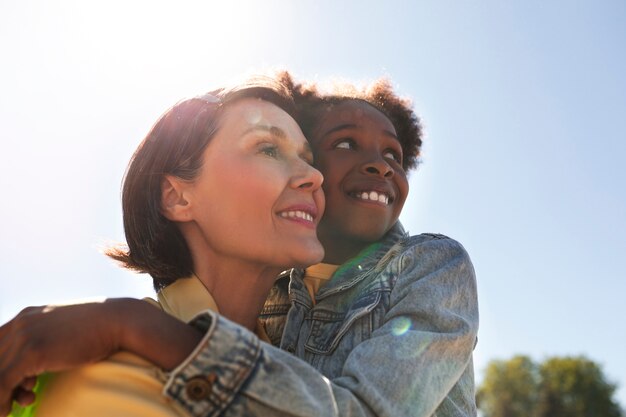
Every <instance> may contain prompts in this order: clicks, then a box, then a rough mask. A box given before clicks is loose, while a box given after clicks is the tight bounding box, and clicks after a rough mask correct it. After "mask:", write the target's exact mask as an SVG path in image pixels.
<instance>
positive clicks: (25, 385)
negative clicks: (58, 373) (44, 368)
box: [20, 376, 37, 391]
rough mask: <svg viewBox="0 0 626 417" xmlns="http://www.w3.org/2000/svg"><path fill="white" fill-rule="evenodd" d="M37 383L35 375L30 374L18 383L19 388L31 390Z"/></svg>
mask: <svg viewBox="0 0 626 417" xmlns="http://www.w3.org/2000/svg"><path fill="white" fill-rule="evenodd" d="M36 383H37V377H36V376H31V377H28V378H24V380H23V381H22V383H21V384H20V388H21V389H23V390H26V391H32V390H33V388H35V384H36Z"/></svg>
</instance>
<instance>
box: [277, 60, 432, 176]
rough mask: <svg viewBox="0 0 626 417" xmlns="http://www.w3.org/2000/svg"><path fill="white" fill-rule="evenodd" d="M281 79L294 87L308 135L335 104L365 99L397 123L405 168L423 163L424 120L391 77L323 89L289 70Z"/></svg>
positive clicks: (304, 127) (299, 114) (295, 97)
mask: <svg viewBox="0 0 626 417" xmlns="http://www.w3.org/2000/svg"><path fill="white" fill-rule="evenodd" d="M277 79H278V80H279V81H280V83H282V84H284V85H286V86H287V87H288V88H289V90H290V91H291V94H292V95H293V99H294V101H295V103H296V107H297V109H298V113H297V116H296V120H297V121H298V123H299V124H300V128H301V129H302V132H303V133H304V135H305V136H306V137H308V138H310V137H311V135H312V133H313V132H314V130H315V127H316V126H317V124H318V123H319V122H320V120H321V118H322V117H323V115H324V114H325V112H328V111H330V110H331V109H332V108H333V107H334V106H335V105H337V104H339V103H342V102H344V101H347V100H362V101H365V102H367V103H368V104H370V105H371V106H373V107H374V108H376V109H378V110H379V111H380V112H382V113H383V114H384V115H385V116H387V118H388V119H389V120H390V121H391V123H392V124H393V126H394V128H395V129H396V133H397V134H398V140H399V141H400V145H401V146H402V154H403V157H402V166H403V168H404V169H405V170H406V171H409V170H411V169H413V168H416V167H417V165H418V164H419V156H420V150H421V147H422V138H423V131H422V123H421V121H420V118H419V117H418V115H417V114H416V113H415V111H414V110H413V105H412V103H411V101H410V100H409V99H407V98H403V97H400V96H398V95H397V94H396V93H395V92H394V90H393V87H392V85H391V82H390V81H389V80H387V79H385V78H382V79H378V80H376V81H374V82H373V83H371V84H369V85H367V86H365V87H363V88H357V87H356V86H354V85H353V84H349V83H340V84H335V85H333V86H332V88H331V89H330V90H329V91H328V92H323V93H322V92H320V89H319V87H318V85H317V84H315V83H309V84H297V83H295V82H294V81H293V78H292V76H291V75H290V74H289V73H288V72H287V71H283V72H281V73H280V74H279V75H278V77H277Z"/></svg>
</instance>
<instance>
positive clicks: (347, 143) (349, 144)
mask: <svg viewBox="0 0 626 417" xmlns="http://www.w3.org/2000/svg"><path fill="white" fill-rule="evenodd" d="M335 149H354V141H353V140H352V139H342V140H340V141H339V142H337V143H335Z"/></svg>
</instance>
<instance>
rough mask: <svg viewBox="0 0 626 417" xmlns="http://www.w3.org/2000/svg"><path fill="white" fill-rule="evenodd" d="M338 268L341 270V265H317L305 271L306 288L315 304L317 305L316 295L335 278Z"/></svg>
mask: <svg viewBox="0 0 626 417" xmlns="http://www.w3.org/2000/svg"><path fill="white" fill-rule="evenodd" d="M337 268H339V265H332V264H317V265H313V266H310V267H308V268H307V269H306V270H305V271H304V278H303V281H304V286H305V287H306V289H307V290H308V291H309V295H310V296H311V300H312V301H313V304H315V294H317V292H318V291H319V289H320V287H321V286H322V285H323V284H324V283H325V282H326V281H328V280H329V279H330V278H331V277H332V276H333V274H334V273H335V271H336V270H337Z"/></svg>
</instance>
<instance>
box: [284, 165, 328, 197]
mask: <svg viewBox="0 0 626 417" xmlns="http://www.w3.org/2000/svg"><path fill="white" fill-rule="evenodd" d="M323 181H324V177H323V176H322V173H321V172H319V171H318V170H317V169H315V168H313V167H312V166H311V165H309V164H308V163H306V162H304V161H303V162H302V163H301V168H300V170H299V172H298V173H296V174H295V175H294V176H293V180H292V187H293V188H300V189H311V190H317V189H319V188H320V187H321V186H322V182H323Z"/></svg>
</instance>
